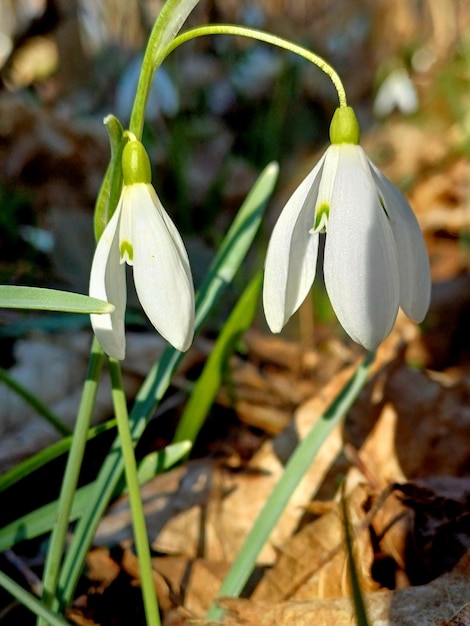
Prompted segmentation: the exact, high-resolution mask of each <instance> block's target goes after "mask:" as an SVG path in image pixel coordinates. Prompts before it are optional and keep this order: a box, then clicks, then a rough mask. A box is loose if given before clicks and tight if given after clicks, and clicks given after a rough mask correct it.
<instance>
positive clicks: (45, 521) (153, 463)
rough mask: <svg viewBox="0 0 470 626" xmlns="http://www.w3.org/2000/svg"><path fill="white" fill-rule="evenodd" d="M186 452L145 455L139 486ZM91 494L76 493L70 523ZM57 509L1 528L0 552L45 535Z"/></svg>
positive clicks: (89, 489)
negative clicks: (20, 542)
mask: <svg viewBox="0 0 470 626" xmlns="http://www.w3.org/2000/svg"><path fill="white" fill-rule="evenodd" d="M113 421H114V420H113ZM190 448H191V444H190V442H189V441H181V442H179V443H176V444H170V445H169V446H166V448H163V449H162V450H158V451H157V452H151V453H150V454H148V455H147V456H146V457H144V458H143V459H142V461H141V462H140V464H139V467H138V477H139V483H140V484H141V485H142V484H144V483H146V482H147V481H148V480H150V479H151V478H153V477H154V476H155V475H156V474H158V473H161V472H164V471H166V470H167V469H169V468H170V467H172V466H173V465H174V464H175V463H178V461H180V460H181V459H182V458H184V457H185V456H186V454H187V453H188V450H189V449H190ZM124 487H125V481H122V483H121V484H119V485H118V488H117V490H116V493H115V494H114V495H116V496H117V495H120V494H121V493H124V492H125V489H124ZM92 493H93V484H90V485H86V486H85V487H81V488H80V489H77V491H76V492H75V498H74V502H73V506H72V510H71V513H70V521H74V520H76V519H78V518H79V517H81V516H82V515H83V514H84V513H85V511H86V510H87V507H88V503H89V501H90V497H91V496H92ZM57 509H58V501H57V500H55V501H54V502H50V503H49V504H45V505H44V506H42V507H40V508H39V509H36V510H35V511H32V512H31V513H27V514H26V515H23V516H22V517H20V518H19V519H17V520H15V521H14V522H11V524H8V525H6V526H4V527H3V528H1V529H0V552H4V551H5V550H8V549H9V548H11V547H12V546H14V545H15V543H18V542H19V541H25V540H27V539H34V538H35V537H39V536H40V535H44V534H46V533H47V532H49V531H50V530H51V529H52V527H53V526H54V524H55V522H56V520H57Z"/></svg>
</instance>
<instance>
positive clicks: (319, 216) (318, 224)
mask: <svg viewBox="0 0 470 626" xmlns="http://www.w3.org/2000/svg"><path fill="white" fill-rule="evenodd" d="M329 214H330V205H329V204H328V202H320V204H318V205H317V207H316V210H315V222H314V225H313V228H312V230H311V231H310V233H311V234H312V235H313V234H315V233H326V227H327V224H328V216H329Z"/></svg>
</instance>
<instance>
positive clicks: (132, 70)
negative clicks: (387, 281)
mask: <svg viewBox="0 0 470 626" xmlns="http://www.w3.org/2000/svg"><path fill="white" fill-rule="evenodd" d="M161 5H162V2H161V1H159V0H148V1H146V0H1V2H0V67H1V69H0V280H1V282H2V283H13V284H28V285H40V286H53V287H61V288H65V289H70V290H76V291H81V292H86V290H87V284H88V273H89V268H90V261H91V257H92V253H93V248H94V241H93V235H92V211H93V205H94V201H95V198H96V194H97V192H98V190H99V186H100V182H101V178H102V176H103V173H104V171H105V168H106V165H107V159H108V156H109V148H108V140H107V136H106V132H105V129H104V126H103V123H102V120H103V117H104V116H105V115H107V114H108V113H114V114H115V115H117V116H118V117H119V119H120V120H121V121H122V123H123V124H124V126H126V124H127V123H128V120H129V115H130V111H131V108H132V102H133V97H134V91H135V86H136V83H137V79H138V73H139V68H140V62H141V58H142V52H143V49H144V46H145V44H146V40H147V37H148V34H149V32H150V29H151V27H152V24H153V22H154V20H155V18H156V16H157V15H158V12H159V10H160V8H161ZM210 21H212V22H233V23H237V24H244V25H248V26H253V27H257V28H261V29H265V30H269V31H271V32H272V33H275V34H278V35H281V36H284V37H287V38H290V39H292V40H293V41H294V42H296V43H299V44H303V45H305V46H306V47H308V48H310V49H312V50H314V51H315V52H317V53H319V54H320V55H322V56H323V57H324V58H325V59H327V60H328V61H329V62H330V63H331V64H332V65H333V66H334V67H335V68H336V69H337V71H338V72H339V74H340V76H341V77H342V79H343V81H344V84H345V87H346V91H347V94H348V98H349V103H350V104H351V105H352V106H353V107H354V108H355V110H356V112H357V114H358V117H359V119H360V122H361V126H362V130H363V141H364V145H365V147H366V149H367V150H368V152H369V155H370V156H371V158H372V159H373V160H375V162H376V163H377V164H378V165H379V166H380V167H382V168H383V169H384V171H385V172H386V173H387V175H388V176H389V177H390V178H391V179H392V180H393V181H394V182H395V183H396V184H397V185H398V186H399V187H400V188H401V189H402V190H403V191H404V192H405V193H408V194H409V197H410V199H411V201H412V204H413V207H414V209H415V211H416V213H417V215H418V219H419V220H420V222H421V225H422V227H423V228H424V230H425V234H426V238H427V242H428V245H429V249H430V253H431V256H432V261H433V272H434V276H435V279H436V280H446V279H450V278H454V277H455V276H457V275H458V276H460V275H461V274H465V273H467V275H468V245H467V244H468V239H467V237H468V223H469V219H468V218H469V208H468V202H469V201H468V185H469V182H468V181H469V176H468V153H469V150H470V91H469V80H470V69H469V68H470V64H469V61H470V31H469V27H470V4H469V3H468V2H466V1H465V0H460V1H459V0H249V1H248V0H202V1H201V2H200V3H199V4H198V6H197V7H196V9H195V11H194V12H193V13H192V14H191V16H190V18H189V20H188V22H187V24H186V25H185V28H186V27H187V26H194V25H197V24H204V23H208V22H210ZM336 106H337V97H336V93H335V90H334V88H333V87H332V85H331V83H330V82H329V80H328V79H327V78H326V77H325V76H324V75H323V74H322V73H321V72H320V71H319V70H317V69H316V68H315V67H313V66H312V65H310V64H309V63H307V62H305V61H304V60H302V59H299V58H297V57H296V56H295V55H293V54H290V53H287V52H285V51H281V50H277V49H275V48H272V47H269V46H267V45H264V44H257V43H254V42H252V41H250V40H247V39H242V38H235V37H226V36H223V37H222V36H215V37H205V38H200V39H198V40H196V41H193V42H190V43H187V44H185V45H184V46H182V47H181V48H179V49H178V50H177V51H175V52H174V53H173V54H172V55H171V56H170V57H169V58H168V59H167V60H166V61H165V63H164V66H163V67H162V68H161V69H160V70H159V71H158V73H157V75H156V78H155V81H154V88H153V91H152V94H151V98H150V101H149V106H148V111H147V124H146V127H145V134H144V141H145V145H146V147H147V149H148V151H149V154H150V156H151V161H152V165H153V168H154V184H155V187H156V189H157V192H158V193H159V195H160V197H161V199H162V200H163V202H164V204H165V206H166V208H167V210H168V211H169V213H170V214H171V215H172V217H173V218H174V220H175V221H176V223H177V225H178V227H179V228H180V230H181V232H182V233H183V236H184V239H185V242H186V243H187V246H188V249H189V253H190V256H191V259H192V263H193V268H194V273H195V281H196V283H198V282H199V281H200V279H201V276H202V275H203V274H204V271H205V269H206V268H207V265H208V263H209V262H210V259H211V257H212V254H213V252H214V250H215V249H216V248H217V245H218V243H219V242H220V241H221V239H222V237H223V235H224V233H225V232H226V229H227V227H228V225H229V224H230V222H231V220H232V219H233V216H234V214H235V213H236V211H237V209H238V207H239V206H240V203H241V202H242V201H243V198H244V197H245V195H246V193H247V192H248V191H249V189H250V188H251V186H252V184H253V182H254V180H255V179H256V177H257V175H258V174H259V172H260V171H261V169H262V168H263V167H264V166H265V165H266V164H267V163H268V162H270V161H271V160H277V161H279V163H280V166H281V175H280V181H279V184H278V187H277V192H276V195H275V197H274V198H273V200H272V202H271V206H270V208H269V210H268V212H267V218H266V221H265V225H264V229H263V231H262V233H261V234H260V238H259V245H258V246H255V247H254V249H253V251H252V255H251V259H250V260H249V262H248V263H251V264H254V265H257V266H259V265H261V264H262V262H263V258H264V252H265V246H266V243H267V240H268V236H269V233H270V232H271V228H272V226H273V224H274V221H275V219H276V217H277V215H278V213H279V211H280V209H281V207H282V204H283V202H285V200H286V197H287V195H288V194H289V193H290V192H291V191H292V190H293V189H294V188H295V186H296V185H297V184H298V183H299V182H300V180H301V179H302V177H303V176H304V175H305V174H306V173H307V172H308V171H309V169H310V168H311V167H312V166H313V164H314V163H315V161H316V160H317V158H318V156H319V154H320V153H321V151H322V150H323V149H324V146H325V145H326V142H327V140H328V127H329V122H330V119H331V116H332V113H333V111H334V109H335V107H336ZM246 271H248V270H246ZM241 280H243V279H241ZM320 300H321V299H320ZM467 305H468V303H467ZM322 306H323V305H322V303H321V302H320V303H319V305H318V306H317V308H316V311H317V313H316V314H317V315H318V316H321V310H322ZM325 306H326V307H328V305H327V304H326V305H325ZM12 316H13V321H14V320H16V319H17V318H16V317H14V316H15V314H13V313H11V312H8V313H6V312H2V313H1V314H0V325H1V326H8V325H11V322H12Z"/></svg>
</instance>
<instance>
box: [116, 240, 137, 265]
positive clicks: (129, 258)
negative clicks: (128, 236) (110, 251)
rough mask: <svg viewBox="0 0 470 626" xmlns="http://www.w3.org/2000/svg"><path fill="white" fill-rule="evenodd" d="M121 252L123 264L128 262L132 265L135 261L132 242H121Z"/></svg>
mask: <svg viewBox="0 0 470 626" xmlns="http://www.w3.org/2000/svg"><path fill="white" fill-rule="evenodd" d="M119 252H120V254H121V263H124V262H126V263H127V264H128V265H132V263H133V261H134V248H133V246H132V244H131V242H130V241H121V243H120V245H119Z"/></svg>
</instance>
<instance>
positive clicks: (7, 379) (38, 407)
mask: <svg viewBox="0 0 470 626" xmlns="http://www.w3.org/2000/svg"><path fill="white" fill-rule="evenodd" d="M0 381H1V382H3V383H5V385H7V387H9V388H10V389H11V390H12V391H13V392H14V393H16V394H17V395H18V396H20V398H23V400H24V401H25V402H26V403H27V404H29V406H30V407H32V408H33V409H34V410H35V411H36V413H37V414H38V415H40V416H41V417H43V418H44V419H45V420H46V422H49V424H50V425H51V426H53V427H54V428H55V429H56V430H57V432H58V433H60V434H61V435H70V434H71V433H72V431H71V430H70V428H69V427H68V426H66V425H65V424H64V423H63V422H62V421H61V420H60V419H59V418H58V417H57V416H56V415H54V413H53V412H52V411H51V410H50V409H49V408H48V407H47V406H46V405H45V404H44V403H43V402H41V400H40V399H39V398H37V397H36V396H35V395H34V394H32V393H31V392H30V391H28V390H27V389H26V388H25V387H23V385H21V384H20V383H19V382H18V381H16V380H15V379H14V378H12V377H11V376H10V374H8V372H7V371H6V370H4V369H3V368H0Z"/></svg>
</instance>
